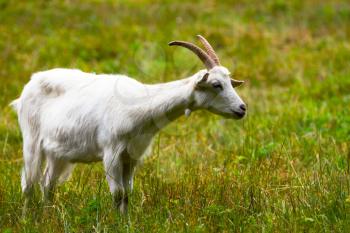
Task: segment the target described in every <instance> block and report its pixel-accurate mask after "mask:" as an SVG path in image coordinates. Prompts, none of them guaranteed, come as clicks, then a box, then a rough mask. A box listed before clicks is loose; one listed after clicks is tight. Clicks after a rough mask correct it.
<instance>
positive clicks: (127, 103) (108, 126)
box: [12, 36, 246, 212]
mask: <svg viewBox="0 0 350 233" xmlns="http://www.w3.org/2000/svg"><path fill="white" fill-rule="evenodd" d="M198 37H199V39H200V41H201V42H202V43H203V45H204V47H205V50H206V52H205V51H203V50H202V49H200V48H199V47H197V46H196V45H194V44H191V43H189V42H183V41H174V42H171V43H169V45H178V46H183V47H185V48H187V49H189V50H191V51H192V52H194V53H195V54H196V55H197V56H198V57H199V58H200V59H201V60H202V61H203V63H204V64H205V66H206V67H207V70H201V71H199V72H197V73H196V74H194V75H193V76H191V77H189V78H186V79H183V80H179V81H174V82H169V83H162V84H155V85H147V84H142V83H140V82H138V81H136V80H134V79H131V78H129V77H127V76H124V75H104V74H101V75H96V74H89V73H84V72H82V71H79V70H71V69H52V70H48V71H44V72H38V73H35V74H34V75H33V76H32V78H31V80H30V82H29V83H28V84H27V85H26V86H25V87H24V89H23V92H22V94H21V96H20V98H19V99H17V100H15V101H13V102H12V106H13V107H14V109H16V111H17V114H18V120H19V124H20V127H21V131H22V134H23V158H24V167H23V170H22V180H21V185H22V192H23V194H24V197H25V205H24V206H25V207H26V206H27V203H28V200H29V198H30V197H31V196H32V190H33V185H34V184H35V183H37V182H39V181H40V183H41V186H42V191H43V197H44V200H52V198H53V189H54V186H55V185H56V184H58V183H61V182H63V181H65V180H66V179H67V178H68V177H69V175H70V173H71V172H72V170H73V168H74V165H75V163H79V162H80V163H91V162H96V161H103V164H104V168H105V172H106V177H107V180H108V184H109V188H110V191H111V193H112V195H113V200H114V204H115V206H116V207H117V208H118V209H119V210H120V211H121V212H126V211H127V205H128V196H127V195H128V192H130V191H131V189H132V186H133V174H134V170H135V166H136V165H137V163H138V161H140V159H141V158H142V156H143V154H145V151H146V150H147V148H148V147H149V145H150V144H151V140H152V137H153V136H154V135H155V134H156V133H157V132H158V131H159V130H160V129H162V128H163V127H164V126H165V125H167V124H168V123H169V122H171V121H173V120H175V119H176V118H178V117H180V116H181V115H182V114H183V113H185V114H186V115H189V114H190V113H191V111H193V110H197V109H208V110H209V111H211V112H213V113H216V114H219V115H222V116H224V117H227V118H235V119H239V118H242V117H243V116H244V115H245V111H246V107H245V105H244V103H243V101H242V100H241V99H240V97H239V96H238V95H237V93H236V91H235V90H234V88H233V87H236V86H238V85H240V84H241V83H243V81H238V80H233V79H231V78H230V73H229V71H228V70H227V69H226V68H225V67H223V66H221V65H220V63H219V59H218V57H217V56H216V54H215V52H214V50H213V49H212V47H211V46H210V45H209V43H208V42H207V41H206V40H205V39H204V38H203V37H201V36H198ZM44 161H46V168H45V171H44V174H42V170H41V166H42V164H43V162H44Z"/></svg>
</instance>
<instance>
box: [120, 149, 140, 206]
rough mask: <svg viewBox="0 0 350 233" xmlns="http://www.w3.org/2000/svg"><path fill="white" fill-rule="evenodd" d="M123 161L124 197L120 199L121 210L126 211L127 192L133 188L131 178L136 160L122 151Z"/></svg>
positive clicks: (127, 202)
mask: <svg viewBox="0 0 350 233" xmlns="http://www.w3.org/2000/svg"><path fill="white" fill-rule="evenodd" d="M122 161H123V186H124V190H125V193H124V197H123V201H122V205H123V211H124V212H125V213H127V210H128V204H129V194H130V193H131V191H132V188H133V178H134V173H135V167H136V165H137V161H136V160H134V159H132V158H131V157H130V156H129V154H128V153H126V152H125V153H123V156H122Z"/></svg>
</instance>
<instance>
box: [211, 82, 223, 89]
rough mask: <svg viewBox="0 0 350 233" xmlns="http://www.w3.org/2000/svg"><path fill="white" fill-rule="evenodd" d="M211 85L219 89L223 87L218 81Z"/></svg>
mask: <svg viewBox="0 0 350 233" xmlns="http://www.w3.org/2000/svg"><path fill="white" fill-rule="evenodd" d="M213 87H214V88H215V89H220V90H222V89H223V88H222V85H221V84H220V83H213Z"/></svg>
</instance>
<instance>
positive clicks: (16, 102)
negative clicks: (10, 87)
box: [9, 98, 20, 113]
mask: <svg viewBox="0 0 350 233" xmlns="http://www.w3.org/2000/svg"><path fill="white" fill-rule="evenodd" d="M9 105H10V107H12V108H13V110H15V111H16V112H17V113H18V112H19V108H20V98H18V99H15V100H14V101H12V102H11V103H10V104H9Z"/></svg>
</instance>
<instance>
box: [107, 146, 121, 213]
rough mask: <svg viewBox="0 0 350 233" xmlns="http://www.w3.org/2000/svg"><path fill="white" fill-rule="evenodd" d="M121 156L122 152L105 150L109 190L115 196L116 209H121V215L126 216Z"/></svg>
mask: <svg viewBox="0 0 350 233" xmlns="http://www.w3.org/2000/svg"><path fill="white" fill-rule="evenodd" d="M121 155H122V151H114V150H111V149H107V150H105V152H104V156H103V165H104V169H105V173H106V178H107V181H108V185H109V189H110V191H111V193H112V196H113V205H114V207H115V208H116V209H119V211H120V213H122V214H125V213H126V209H125V205H124V196H125V189H124V185H123V163H122V159H121Z"/></svg>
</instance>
